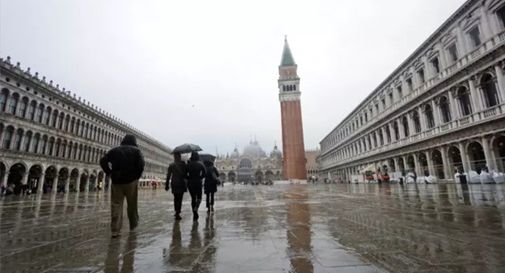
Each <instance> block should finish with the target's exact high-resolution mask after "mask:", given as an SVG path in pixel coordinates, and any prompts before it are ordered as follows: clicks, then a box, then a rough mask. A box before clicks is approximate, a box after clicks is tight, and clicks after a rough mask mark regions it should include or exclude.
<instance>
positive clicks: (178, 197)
mask: <svg viewBox="0 0 505 273" xmlns="http://www.w3.org/2000/svg"><path fill="white" fill-rule="evenodd" d="M183 196H184V193H183V192H181V193H174V210H175V213H176V214H180V213H181V207H182V197H183Z"/></svg>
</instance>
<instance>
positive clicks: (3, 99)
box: [0, 89, 9, 112]
mask: <svg viewBox="0 0 505 273" xmlns="http://www.w3.org/2000/svg"><path fill="white" fill-rule="evenodd" d="M8 98H9V90H7V89H2V93H0V112H2V111H5V106H6V105H7V99H8Z"/></svg>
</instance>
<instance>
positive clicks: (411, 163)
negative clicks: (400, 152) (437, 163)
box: [406, 155, 417, 171]
mask: <svg viewBox="0 0 505 273" xmlns="http://www.w3.org/2000/svg"><path fill="white" fill-rule="evenodd" d="M407 167H408V168H409V170H406V171H414V170H415V169H416V167H417V166H416V162H415V160H414V156H413V155H408V156H407Z"/></svg>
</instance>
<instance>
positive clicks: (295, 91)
mask: <svg viewBox="0 0 505 273" xmlns="http://www.w3.org/2000/svg"><path fill="white" fill-rule="evenodd" d="M297 68H298V66H297V64H296V62H295V59H294V58H293V54H292V53H291V49H290V47H289V44H288V40H287V37H285V38H284V49H283V51H282V58H281V64H280V65H279V80H278V88H279V101H280V104H281V121H282V151H283V162H282V164H283V174H284V179H307V172H306V166H305V163H306V159H305V146H304V141H303V122H302V108H301V104H300V96H301V92H300V78H299V77H298V73H297Z"/></svg>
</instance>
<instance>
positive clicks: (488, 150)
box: [481, 137, 496, 170]
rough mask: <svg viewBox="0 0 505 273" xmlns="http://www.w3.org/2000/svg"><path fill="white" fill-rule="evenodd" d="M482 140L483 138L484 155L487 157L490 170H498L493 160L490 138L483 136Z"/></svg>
mask: <svg viewBox="0 0 505 273" xmlns="http://www.w3.org/2000/svg"><path fill="white" fill-rule="evenodd" d="M481 140H482V149H483V150H484V156H485V157H486V166H487V168H488V169H489V170H496V164H495V162H494V161H493V156H492V151H491V147H490V144H489V139H488V138H486V137H482V138H481Z"/></svg>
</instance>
